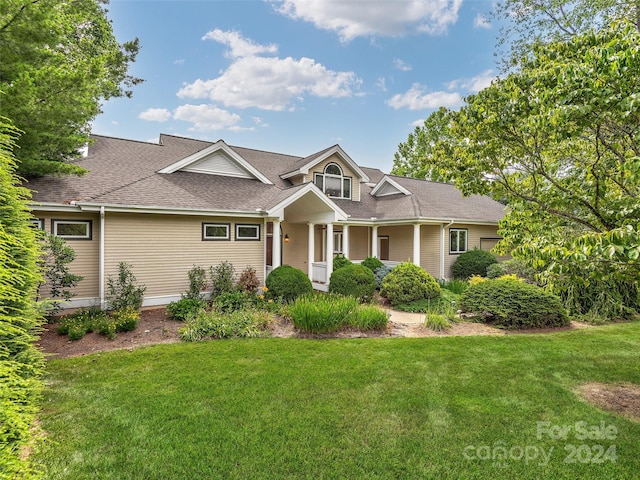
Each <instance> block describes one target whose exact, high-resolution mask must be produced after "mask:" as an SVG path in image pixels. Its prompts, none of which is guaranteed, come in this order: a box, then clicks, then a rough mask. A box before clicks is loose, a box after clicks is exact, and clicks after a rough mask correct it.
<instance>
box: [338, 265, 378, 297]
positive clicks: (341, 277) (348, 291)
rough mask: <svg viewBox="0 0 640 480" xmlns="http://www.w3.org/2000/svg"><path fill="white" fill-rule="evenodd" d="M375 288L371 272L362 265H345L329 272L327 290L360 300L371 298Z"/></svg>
mask: <svg viewBox="0 0 640 480" xmlns="http://www.w3.org/2000/svg"><path fill="white" fill-rule="evenodd" d="M375 290H376V280H375V278H374V276H373V272H372V271H371V270H369V269H368V268H367V267H363V266H362V265H347V266H346V267H342V268H339V269H338V270H336V271H334V272H333V273H332V274H331V279H330V281H329V292H331V293H337V294H340V295H345V296H346V295H349V296H352V297H355V298H357V299H358V300H359V301H360V302H362V301H365V300H367V299H371V297H372V296H373V292H375Z"/></svg>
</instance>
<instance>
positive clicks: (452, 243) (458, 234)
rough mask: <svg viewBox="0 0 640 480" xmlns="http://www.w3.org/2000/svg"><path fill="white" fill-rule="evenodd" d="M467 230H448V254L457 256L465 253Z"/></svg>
mask: <svg viewBox="0 0 640 480" xmlns="http://www.w3.org/2000/svg"><path fill="white" fill-rule="evenodd" d="M468 237H469V235H468V229H466V228H450V229H449V253H450V254H458V253H464V252H466V251H467V242H468Z"/></svg>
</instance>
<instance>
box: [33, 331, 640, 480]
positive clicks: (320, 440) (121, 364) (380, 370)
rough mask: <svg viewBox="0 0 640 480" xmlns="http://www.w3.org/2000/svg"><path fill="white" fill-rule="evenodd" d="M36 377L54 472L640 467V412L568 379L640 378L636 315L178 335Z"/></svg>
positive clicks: (210, 474) (530, 472) (69, 362)
mask: <svg viewBox="0 0 640 480" xmlns="http://www.w3.org/2000/svg"><path fill="white" fill-rule="evenodd" d="M47 380H48V386H49V388H48V389H47V392H46V397H45V399H44V411H43V412H42V414H41V416H40V419H41V425H42V427H43V428H44V430H45V431H46V432H48V435H49V436H48V441H47V443H46V445H45V447H44V448H43V450H42V451H41V452H39V453H38V454H37V459H38V460H39V461H41V462H42V463H43V464H44V465H45V466H46V469H47V475H46V476H47V478H52V479H56V478H69V479H85V478H86V479H89V478H91V479H200V478H224V479H233V478H243V479H244V478H248V479H260V478H264V479H276V478H292V479H293V478H295V479H299V478H309V479H320V478H339V479H346V478H358V479H359V478H389V479H392V478H402V479H404V478H464V479H473V478H489V479H497V478H527V479H528V478H547V479H552V478H581V479H605V478H606V479H610V478H611V479H613V478H625V479H631V478H640V445H639V441H640V423H638V422H632V421H630V420H627V419H625V418H624V417H622V416H619V415H615V414H611V413H607V412H604V411H601V410H598V409H597V408H594V407H592V406H590V405H589V404H587V403H585V402H583V401H581V400H580V399H579V398H578V397H577V396H576V395H575V393H574V390H575V388H576V387H577V386H579V385H580V384H582V383H584V382H589V381H599V382H633V383H637V384H640V322H634V323H628V324H617V325H609V326H604V327H596V328H591V329H585V330H577V331H570V332H559V333H554V334H538V335H506V336H500V337H446V338H422V339H410V338H393V339H353V340H351V339H349V340H347V339H341V340H300V339H255V340H219V341H209V342H203V343H196V344H174V345H164V346H156V347H148V348H143V349H139V350H135V351H133V352H129V351H118V352H111V353H106V354H94V355H89V356H85V357H81V358H75V359H66V360H55V361H51V362H49V375H48V379H47ZM538 422H548V423H544V424H543V423H538ZM579 422H585V423H579ZM576 424H577V425H576ZM543 425H544V426H545V427H546V428H547V429H544V428H542V426H543ZM601 425H604V426H605V427H607V428H609V432H608V434H609V436H608V438H604V439H602V438H600V439H589V438H586V439H584V438H582V436H581V432H582V430H581V428H582V427H585V426H586V427H588V429H589V430H591V431H593V432H594V433H598V432H597V431H596V426H597V428H598V429H599V428H600V426H601ZM539 426H540V427H539ZM576 426H577V427H578V430H577V431H576ZM562 428H571V430H570V431H569V432H567V438H566V439H562V438H556V439H553V438H551V436H550V435H549V434H548V433H546V432H548V431H549V430H548V429H551V430H552V431H553V432H554V433H557V432H558V431H559V430H560V429H562ZM611 429H615V433H614V434H612V433H611ZM539 430H540V431H539ZM542 430H544V431H542ZM494 447H506V450H507V458H506V459H500V458H496V457H495V456H494V453H493V452H494ZM614 450H615V456H614V455H613V451H614ZM495 452H496V453H499V452H498V450H495ZM542 452H544V454H545V455H547V456H548V461H545V459H544V458H543V457H542ZM525 453H526V455H527V456H528V458H527V456H524V455H525ZM572 453H573V454H574V455H572ZM601 454H604V455H601ZM534 455H536V458H533V457H534ZM487 457H488V458H487ZM571 460H574V462H573V463H567V462H571Z"/></svg>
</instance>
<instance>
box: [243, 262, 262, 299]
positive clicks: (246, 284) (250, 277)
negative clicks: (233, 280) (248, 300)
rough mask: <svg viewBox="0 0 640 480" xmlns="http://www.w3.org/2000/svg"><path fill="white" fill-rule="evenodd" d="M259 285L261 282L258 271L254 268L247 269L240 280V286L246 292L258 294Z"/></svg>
mask: <svg viewBox="0 0 640 480" xmlns="http://www.w3.org/2000/svg"><path fill="white" fill-rule="evenodd" d="M258 285H260V282H259V281H258V275H257V274H256V269H255V268H253V267H247V268H245V269H244V270H243V271H242V273H241V274H240V278H239V279H238V286H239V287H240V288H241V289H242V290H244V291H245V292H249V293H256V291H257V290H258Z"/></svg>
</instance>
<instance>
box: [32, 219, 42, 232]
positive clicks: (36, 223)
mask: <svg viewBox="0 0 640 480" xmlns="http://www.w3.org/2000/svg"><path fill="white" fill-rule="evenodd" d="M31 224H32V225H33V226H34V228H37V229H39V230H44V218H32V219H31Z"/></svg>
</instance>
